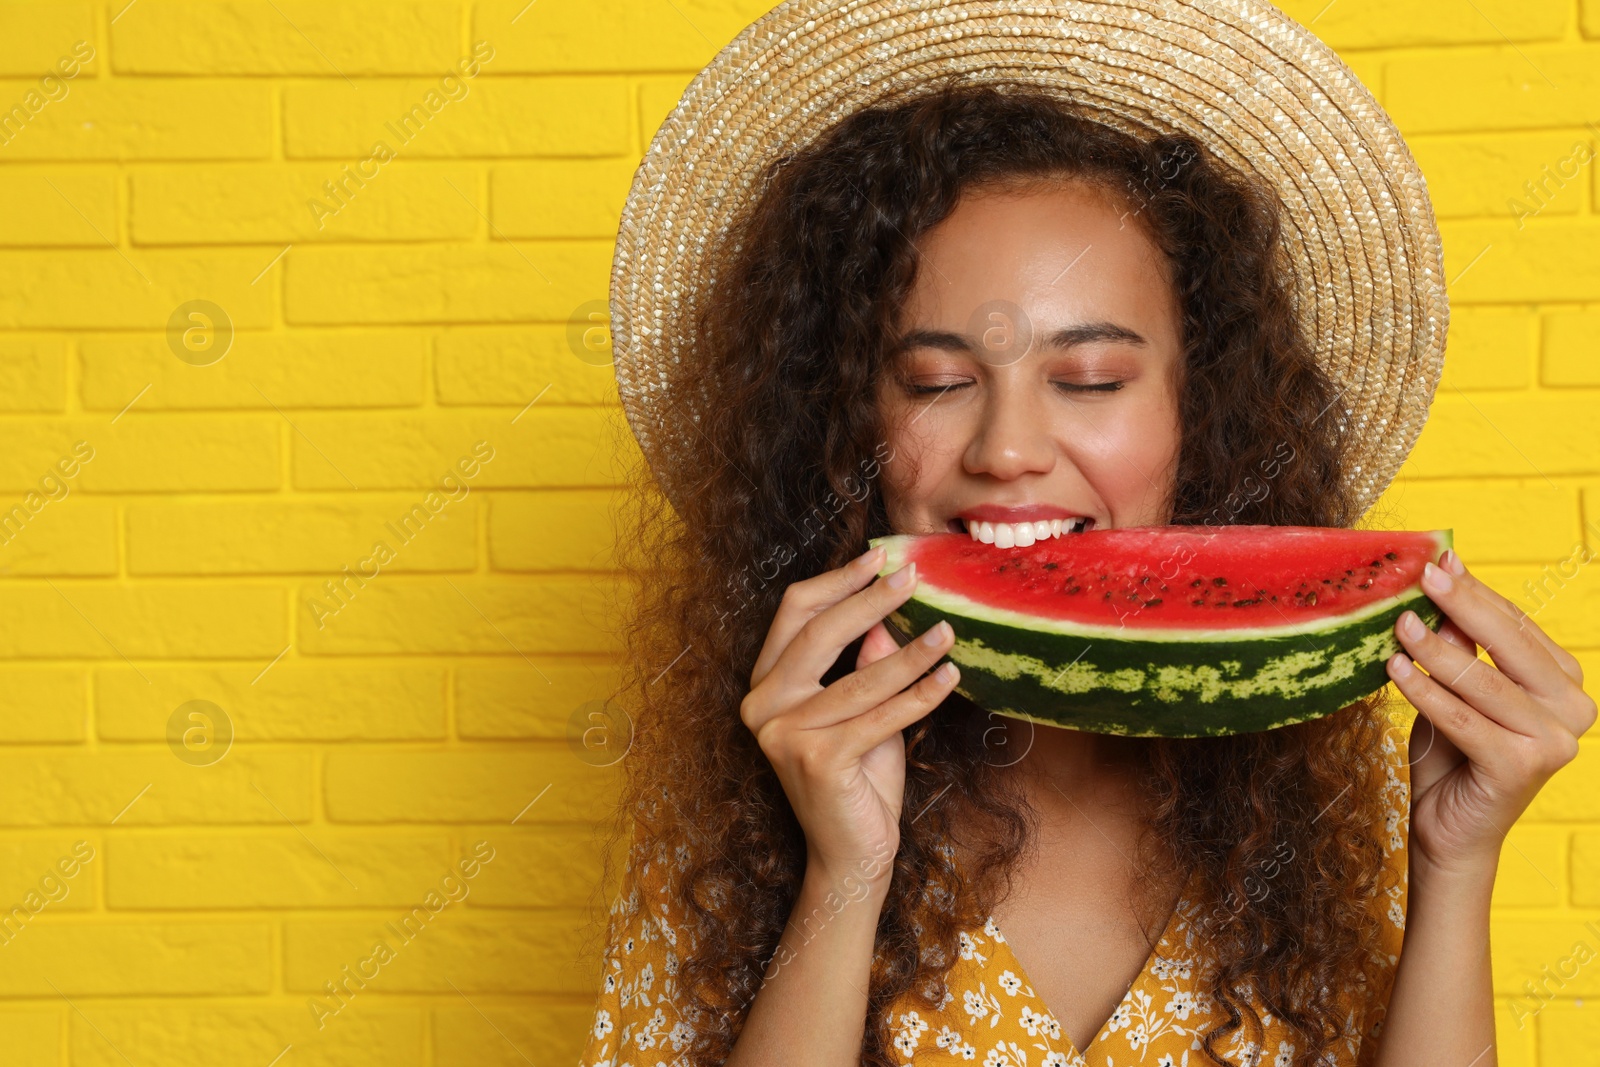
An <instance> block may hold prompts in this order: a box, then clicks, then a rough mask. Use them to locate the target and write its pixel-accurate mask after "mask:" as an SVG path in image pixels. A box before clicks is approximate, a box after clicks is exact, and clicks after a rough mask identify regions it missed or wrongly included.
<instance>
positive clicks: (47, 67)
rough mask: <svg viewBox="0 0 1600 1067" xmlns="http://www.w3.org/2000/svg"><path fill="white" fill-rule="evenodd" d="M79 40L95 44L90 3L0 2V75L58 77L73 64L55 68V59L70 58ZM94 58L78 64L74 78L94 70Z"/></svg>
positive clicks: (92, 13)
mask: <svg viewBox="0 0 1600 1067" xmlns="http://www.w3.org/2000/svg"><path fill="white" fill-rule="evenodd" d="M79 41H83V42H85V43H86V44H90V45H92V44H93V43H94V8H93V7H92V6H91V5H89V4H71V3H49V4H15V3H12V4H0V74H16V75H21V76H23V77H28V78H39V77H43V76H44V75H45V74H46V73H47V72H48V73H54V74H55V75H56V76H57V77H60V76H61V75H62V74H64V73H66V72H67V71H70V70H71V69H72V66H66V67H62V68H60V69H59V70H58V69H56V63H57V61H59V60H61V59H63V58H72V46H73V45H74V44H76V43H77V42H79ZM93 64H94V60H93V59H91V60H89V61H88V62H86V63H76V64H73V65H75V66H77V70H78V73H77V75H75V76H77V77H81V76H83V74H85V73H92V72H94V70H95V69H96V68H95V66H94V65H93Z"/></svg>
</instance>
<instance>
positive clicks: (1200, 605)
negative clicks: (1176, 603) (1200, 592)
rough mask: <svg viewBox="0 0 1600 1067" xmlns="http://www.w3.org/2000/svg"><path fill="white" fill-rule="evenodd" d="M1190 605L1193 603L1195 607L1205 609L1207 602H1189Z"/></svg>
mask: <svg viewBox="0 0 1600 1067" xmlns="http://www.w3.org/2000/svg"><path fill="white" fill-rule="evenodd" d="M1189 603H1191V604H1193V605H1194V606H1195V607H1197V608H1199V607H1204V606H1205V603H1206V602H1205V601H1204V600H1191V601H1189Z"/></svg>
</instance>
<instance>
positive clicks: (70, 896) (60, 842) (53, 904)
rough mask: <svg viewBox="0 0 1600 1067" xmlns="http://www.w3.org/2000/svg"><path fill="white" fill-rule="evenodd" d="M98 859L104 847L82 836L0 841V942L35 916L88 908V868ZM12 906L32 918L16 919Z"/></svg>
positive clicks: (18, 933)
mask: <svg viewBox="0 0 1600 1067" xmlns="http://www.w3.org/2000/svg"><path fill="white" fill-rule="evenodd" d="M91 836H92V835H91ZM104 863H105V854H104V846H100V847H98V848H97V847H96V842H94V841H90V840H89V839H88V838H86V837H49V838H25V839H12V840H0V921H5V924H4V925H0V947H9V942H10V941H11V940H12V939H14V938H17V937H25V936H27V934H28V932H29V929H30V927H31V926H32V925H33V924H34V923H35V922H38V921H39V918H38V917H39V916H44V915H55V914H57V913H58V912H75V911H79V912H81V911H92V910H94V908H95V904H96V900H95V896H96V894H95V881H96V878H95V875H94V874H92V873H90V871H91V868H93V867H94V865H95V864H102V865H103V864H104ZM68 872H71V873H68ZM30 896H31V897H32V899H31V900H30V899H28V898H29V897H30ZM18 906H21V907H22V908H23V909H24V914H28V913H36V915H35V918H33V919H23V920H18V919H17V918H16V916H15V914H14V912H13V911H12V909H14V908H16V907H18Z"/></svg>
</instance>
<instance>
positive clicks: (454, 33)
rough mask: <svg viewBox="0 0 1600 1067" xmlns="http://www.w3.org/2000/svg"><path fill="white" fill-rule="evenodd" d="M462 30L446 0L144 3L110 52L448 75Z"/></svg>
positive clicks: (131, 65)
mask: <svg viewBox="0 0 1600 1067" xmlns="http://www.w3.org/2000/svg"><path fill="white" fill-rule="evenodd" d="M274 8H276V9H277V10H274ZM459 37H460V12H459V9H458V7H457V5H456V4H455V3H453V2H448V0H420V2H419V0H409V2H404V3H390V2H386V0H346V2H344V3H339V4H321V3H315V2H313V0H274V2H273V3H271V4H261V3H194V2H185V0H142V3H141V8H140V11H139V17H138V18H125V19H118V20H117V21H116V22H115V23H113V24H112V26H111V54H112V60H113V67H114V68H115V70H116V71H117V73H119V74H221V75H228V76H236V75H241V74H308V75H314V76H317V77H327V78H334V79H338V78H340V77H342V76H353V75H359V74H425V73H431V72H433V71H438V72H440V73H444V72H445V71H446V70H447V69H448V68H449V67H451V66H452V65H453V64H454V63H455V61H456V58H457V41H458V39H459ZM339 84H341V85H344V83H343V82H340V83H339ZM345 88H346V91H350V90H349V87H348V86H345Z"/></svg>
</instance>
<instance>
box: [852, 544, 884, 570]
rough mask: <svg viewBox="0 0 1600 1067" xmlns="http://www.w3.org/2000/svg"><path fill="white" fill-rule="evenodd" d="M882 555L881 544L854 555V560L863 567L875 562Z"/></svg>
mask: <svg viewBox="0 0 1600 1067" xmlns="http://www.w3.org/2000/svg"><path fill="white" fill-rule="evenodd" d="M882 555H883V546H882V545H879V546H877V547H876V548H869V549H867V550H866V551H865V552H863V553H862V554H861V555H859V556H857V557H856V562H857V563H859V564H861V565H862V566H863V567H865V566H866V565H867V564H868V563H876V562H877V561H878V558H879V557H880V556H882Z"/></svg>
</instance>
